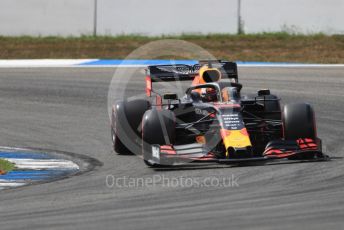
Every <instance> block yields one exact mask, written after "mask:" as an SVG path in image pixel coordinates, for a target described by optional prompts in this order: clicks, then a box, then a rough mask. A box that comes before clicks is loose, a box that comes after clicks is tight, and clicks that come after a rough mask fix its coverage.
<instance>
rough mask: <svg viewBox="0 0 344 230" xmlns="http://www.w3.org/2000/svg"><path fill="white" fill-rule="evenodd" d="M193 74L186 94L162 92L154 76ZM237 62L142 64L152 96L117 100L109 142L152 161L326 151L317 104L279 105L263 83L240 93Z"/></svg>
mask: <svg viewBox="0 0 344 230" xmlns="http://www.w3.org/2000/svg"><path fill="white" fill-rule="evenodd" d="M187 80H189V81H192V84H191V86H190V87H188V88H187V90H186V92H185V94H184V95H183V96H181V97H180V98H178V95H177V94H176V93H164V94H163V95H162V94H159V93H158V92H157V91H156V90H154V89H153V87H152V86H153V83H154V82H168V81H170V82H171V81H187ZM241 89H242V85H241V84H240V83H239V81H238V70H237V65H236V63H234V62H226V61H200V62H199V63H198V64H195V65H181V64H178V65H156V66H148V68H147V69H146V94H147V96H148V98H152V95H155V101H154V102H153V103H152V102H151V101H150V100H143V99H136V100H131V101H128V100H124V101H120V102H116V104H115V105H114V106H113V109H112V117H111V126H112V127H111V133H112V141H113V147H114V150H115V151H116V152H117V153H119V154H121V153H126V152H129V151H131V152H135V151H136V153H137V152H139V154H140V155H141V154H142V155H141V156H142V157H143V159H144V162H145V163H146V164H147V165H149V166H151V167H154V166H161V165H178V164H181V163H185V162H187V163H189V162H217V163H227V164H241V163H245V162H256V161H267V160H273V159H290V160H318V159H325V157H326V156H325V155H324V154H323V153H322V146H321V140H320V139H319V138H318V137H317V132H316V125H315V118H314V111H313V109H312V107H311V105H309V104H306V103H300V102H296V103H292V104H287V105H285V106H284V108H283V110H281V106H280V99H279V98H278V97H277V96H275V95H272V94H270V90H268V89H262V90H259V91H258V92H257V93H256V94H249V95H241V92H240V91H241Z"/></svg>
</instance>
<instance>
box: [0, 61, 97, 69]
mask: <svg viewBox="0 0 344 230" xmlns="http://www.w3.org/2000/svg"><path fill="white" fill-rule="evenodd" d="M96 60H98V59H25V60H24V59H23V60H0V68H42V67H50V68H53V67H74V66H78V65H80V64H82V63H87V62H92V61H96Z"/></svg>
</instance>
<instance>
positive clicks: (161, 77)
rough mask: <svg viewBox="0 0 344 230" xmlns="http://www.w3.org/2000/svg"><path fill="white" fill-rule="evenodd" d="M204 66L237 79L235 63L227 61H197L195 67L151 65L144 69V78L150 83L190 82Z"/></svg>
mask: <svg viewBox="0 0 344 230" xmlns="http://www.w3.org/2000/svg"><path fill="white" fill-rule="evenodd" d="M206 64H208V65H209V64H211V65H212V67H213V68H217V69H219V70H220V71H221V74H222V76H224V77H227V78H230V79H236V80H237V79H238V68H237V64H236V63H235V62H227V61H217V60H216V61H199V63H198V64H195V65H184V64H176V65H152V66H148V68H147V69H146V76H150V78H151V79H152V82H157V81H192V80H193V79H194V77H195V76H196V75H197V74H198V71H199V69H200V68H201V67H202V66H203V65H206Z"/></svg>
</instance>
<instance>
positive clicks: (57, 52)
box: [0, 32, 344, 63]
mask: <svg viewBox="0 0 344 230" xmlns="http://www.w3.org/2000/svg"><path fill="white" fill-rule="evenodd" d="M160 39H181V40H185V41H188V42H191V43H194V44H196V45H199V46H201V47H203V48H204V49H205V50H207V51H208V52H210V53H211V54H213V55H214V56H215V57H216V58H219V59H226V60H241V61H275V62H305V63H344V35H331V36H329V35H324V34H312V35H303V34H290V33H287V32H279V33H259V34H241V35H232V34H209V35H201V34H183V35H180V36H170V35H164V36H156V37H147V36H141V35H121V36H116V37H112V36H99V37H93V36H81V37H29V36H23V37H4V36H0V59H29V58H30V59H36V58H37V59H39V58H102V59H123V58H125V57H126V56H127V55H128V54H130V53H131V52H132V51H134V50H135V49H137V48H139V47H140V46H142V45H145V44H147V43H148V42H151V41H156V40H160ZM180 57H186V58H185V59H187V57H188V55H187V54H181V55H180ZM180 57H179V58H180ZM157 58H159V59H160V58H161V57H157ZM171 58H173V57H171Z"/></svg>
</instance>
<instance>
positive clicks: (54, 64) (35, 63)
mask: <svg viewBox="0 0 344 230" xmlns="http://www.w3.org/2000/svg"><path fill="white" fill-rule="evenodd" d="M97 61H99V64H94V62H97ZM127 61H129V63H130V60H127ZM92 63H93V64H92ZM116 63H118V62H116ZM129 63H128V64H114V63H111V60H110V61H109V64H103V62H102V60H99V59H22V60H0V68H144V67H147V65H143V64H139V63H137V64H129ZM238 66H239V67H254V68H257V67H271V68H336V67H344V64H304V63H300V64H298V63H274V62H261V63H257V62H247V63H241V62H238Z"/></svg>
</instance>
